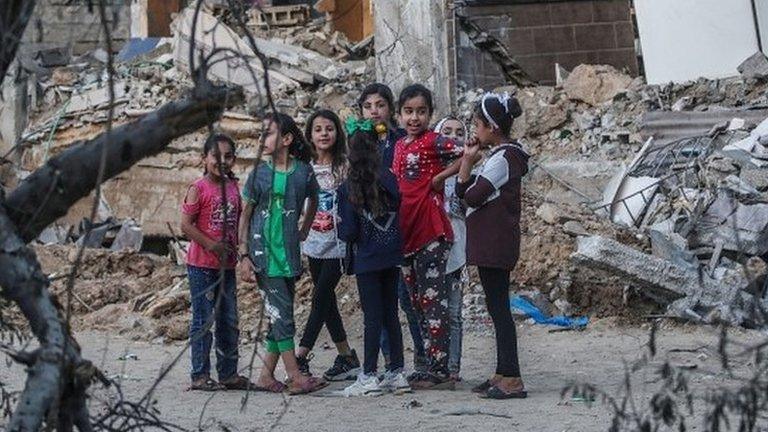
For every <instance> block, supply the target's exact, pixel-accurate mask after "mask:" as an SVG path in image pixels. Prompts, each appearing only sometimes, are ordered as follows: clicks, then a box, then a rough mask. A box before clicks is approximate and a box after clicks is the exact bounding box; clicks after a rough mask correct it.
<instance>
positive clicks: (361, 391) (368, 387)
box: [341, 373, 382, 397]
mask: <svg viewBox="0 0 768 432" xmlns="http://www.w3.org/2000/svg"><path fill="white" fill-rule="evenodd" d="M341 394H342V395H343V396H345V397H351V396H381V394H382V391H381V387H380V386H379V379H378V378H376V376H375V375H366V374H362V373H361V374H360V375H358V376H357V381H355V382H354V383H353V384H351V385H350V386H348V387H347V388H345V389H344V390H342V391H341Z"/></svg>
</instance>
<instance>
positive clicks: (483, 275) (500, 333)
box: [477, 267, 520, 378]
mask: <svg viewBox="0 0 768 432" xmlns="http://www.w3.org/2000/svg"><path fill="white" fill-rule="evenodd" d="M477 270H478V273H480V283H482V284H483V291H485V304H486V305H487V306H488V313H489V314H490V315H491V320H493V327H494V329H495V330H496V374H498V375H501V376H503V377H514V378H518V377H519V376H520V362H519V360H518V358H517V333H516V331H515V322H514V321H513V320H512V312H511V311H510V310H509V270H503V269H497V268H490V267H478V268H477Z"/></svg>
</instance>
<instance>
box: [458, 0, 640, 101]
mask: <svg viewBox="0 0 768 432" xmlns="http://www.w3.org/2000/svg"><path fill="white" fill-rule="evenodd" d="M510 3H512V2H510ZM461 13H462V14H464V15H466V16H468V17H469V18H470V19H472V20H473V21H474V22H475V23H477V25H479V26H480V27H481V28H482V29H484V30H485V31H487V32H488V33H489V34H491V35H493V36H495V37H497V38H498V39H499V40H501V41H502V42H503V43H504V44H505V45H506V47H507V49H508V50H509V53H510V54H511V55H512V56H513V57H514V58H515V60H517V61H518V63H519V64H520V66H522V68H523V70H525V72H527V73H528V75H530V76H531V78H533V79H534V80H536V81H539V82H540V83H541V84H553V83H554V82H555V63H559V64H560V65H562V66H563V67H565V68H567V69H568V70H571V69H573V68H575V67H576V66H578V65H579V64H582V63H585V64H609V65H612V66H614V67H616V68H618V69H623V68H626V69H627V70H628V71H629V73H630V75H633V76H635V75H637V73H638V67H637V55H636V53H635V36H634V30H633V25H632V21H631V18H630V4H629V0H607V1H563V2H548V1H539V2H532V3H528V4H511V5H499V6H474V7H464V8H462V9H461ZM457 51H458V58H459V59H460V61H458V64H457V68H458V70H457V72H458V77H457V78H458V80H459V81H461V82H464V83H466V84H467V85H468V86H469V87H470V88H473V87H483V88H493V87H497V86H500V85H504V82H503V77H502V75H501V73H500V70H499V68H498V66H496V64H495V63H493V62H492V61H491V59H490V58H489V57H488V56H486V55H484V54H483V53H481V52H479V51H478V50H477V49H476V48H475V47H474V46H473V45H472V42H471V41H470V40H469V39H468V38H467V37H466V35H464V34H458V41H457Z"/></svg>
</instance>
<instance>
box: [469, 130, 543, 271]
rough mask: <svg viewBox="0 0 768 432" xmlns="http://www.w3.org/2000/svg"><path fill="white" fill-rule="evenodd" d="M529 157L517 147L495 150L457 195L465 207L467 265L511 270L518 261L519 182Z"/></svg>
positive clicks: (499, 147) (500, 147)
mask: <svg viewBox="0 0 768 432" xmlns="http://www.w3.org/2000/svg"><path fill="white" fill-rule="evenodd" d="M528 157H529V156H528V154H527V153H526V152H525V151H524V150H523V149H522V148H521V147H520V145H519V144H517V143H512V144H502V145H500V146H498V147H497V148H495V149H494V150H493V152H492V153H491V154H490V155H489V157H488V159H487V160H486V161H485V163H484V164H483V165H482V167H481V168H480V170H479V172H478V174H477V175H473V176H472V177H471V178H470V179H469V180H468V181H467V182H465V183H457V184H456V194H457V195H458V196H459V198H463V199H464V202H465V203H466V204H467V207H468V211H467V219H466V222H467V264H469V265H475V266H479V267H491V268H499V269H505V270H512V269H513V268H514V267H515V264H517V259H518V258H519V257H520V207H521V203H520V201H521V195H520V194H521V191H520V189H521V185H520V184H521V180H522V177H523V176H524V175H525V174H526V173H527V172H528Z"/></svg>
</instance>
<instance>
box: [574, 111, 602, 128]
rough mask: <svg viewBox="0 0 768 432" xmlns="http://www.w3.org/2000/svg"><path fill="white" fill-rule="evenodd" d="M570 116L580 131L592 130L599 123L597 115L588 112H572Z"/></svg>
mask: <svg viewBox="0 0 768 432" xmlns="http://www.w3.org/2000/svg"><path fill="white" fill-rule="evenodd" d="M571 117H572V118H573V121H575V122H576V126H578V127H579V130H582V131H588V130H592V129H594V128H596V127H598V126H599V125H600V122H599V121H598V117H597V116H595V115H593V114H591V113H589V112H583V113H577V114H573V115H572V116H571Z"/></svg>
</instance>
